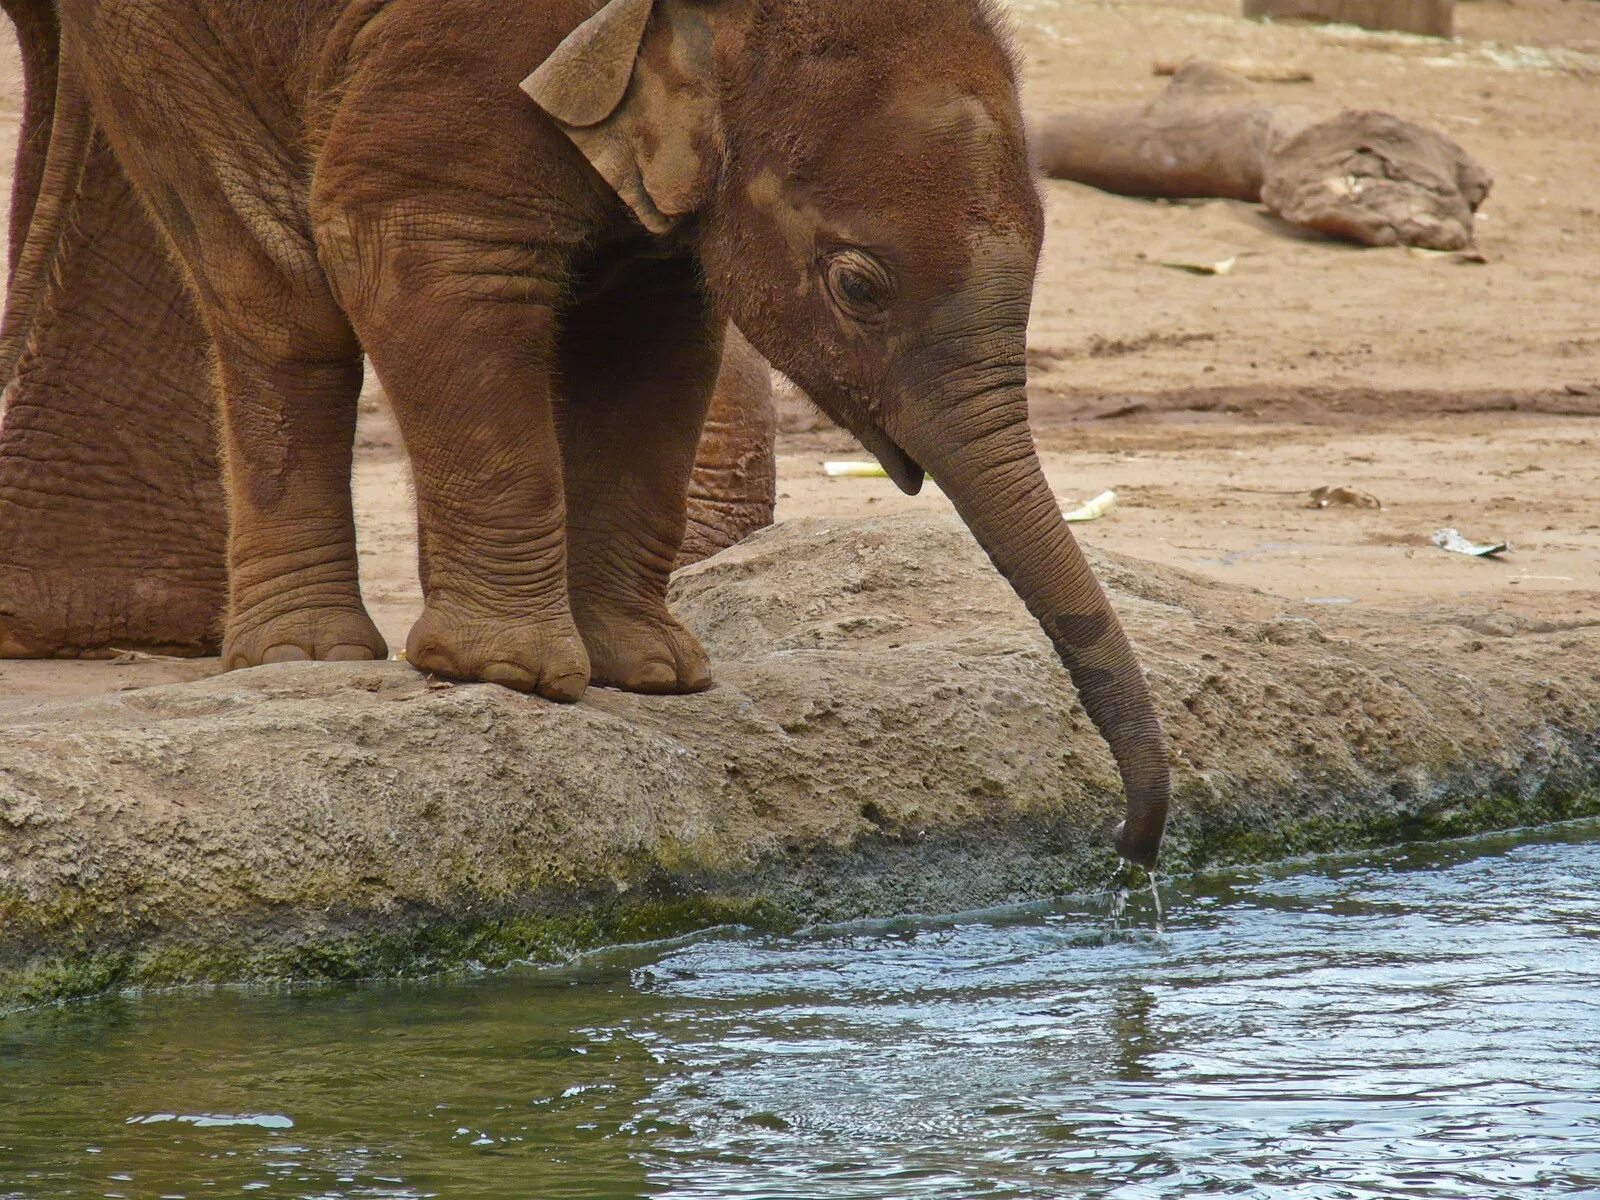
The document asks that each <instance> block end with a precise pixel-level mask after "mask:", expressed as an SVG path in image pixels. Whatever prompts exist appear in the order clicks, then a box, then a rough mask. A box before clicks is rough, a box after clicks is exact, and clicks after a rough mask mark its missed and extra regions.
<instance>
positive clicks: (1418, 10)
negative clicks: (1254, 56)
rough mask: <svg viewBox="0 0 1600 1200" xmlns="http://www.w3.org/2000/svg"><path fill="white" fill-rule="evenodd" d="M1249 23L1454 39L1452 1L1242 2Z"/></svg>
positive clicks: (1285, 0) (1326, 0) (1252, 0)
mask: <svg viewBox="0 0 1600 1200" xmlns="http://www.w3.org/2000/svg"><path fill="white" fill-rule="evenodd" d="M1244 15H1245V16H1246V17H1248V18H1250V19H1251V20H1260V19H1262V18H1267V19H1269V20H1273V21H1311V22H1315V23H1317V24H1322V25H1358V26H1360V27H1361V28H1362V29H1381V30H1392V31H1393V32H1396V33H1420V34H1422V35H1424V36H1426V37H1439V38H1447V37H1454V36H1455V21H1456V3H1455V0H1244Z"/></svg>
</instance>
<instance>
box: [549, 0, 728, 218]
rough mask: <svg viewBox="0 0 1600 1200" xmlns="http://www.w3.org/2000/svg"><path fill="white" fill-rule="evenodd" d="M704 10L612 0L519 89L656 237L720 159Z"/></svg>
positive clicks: (703, 193)
mask: <svg viewBox="0 0 1600 1200" xmlns="http://www.w3.org/2000/svg"><path fill="white" fill-rule="evenodd" d="M707 7H708V6H704V5H697V4H695V3H694V2H693V0H609V2H608V3H607V4H606V6H605V7H604V8H602V9H601V10H600V11H599V12H597V13H596V14H595V15H594V16H592V17H590V18H589V19H588V20H587V21H585V22H584V23H583V24H582V25H580V26H578V28H577V29H575V30H574V31H573V32H572V33H571V34H569V35H568V37H567V39H566V40H565V41H564V42H562V43H561V45H560V46H558V47H557V48H556V52H555V53H554V54H552V55H551V56H550V57H549V59H547V60H546V61H545V62H544V63H543V64H542V65H541V66H540V67H539V68H538V70H536V71H534V73H533V74H532V75H530V76H528V78H527V79H526V80H524V81H523V84H522V90H523V91H525V92H527V93H528V95H529V96H531V97H532V98H533V100H534V102H535V103H536V104H538V106H539V107H540V108H542V109H543V110H544V111H545V112H546V113H548V114H549V115H550V116H551V117H552V118H554V120H555V121H556V123H557V124H558V125H560V126H561V129H562V132H564V133H565V134H566V135H567V137H569V138H570V139H572V142H573V144H574V145H576V146H577V147H578V149H579V150H581V151H582V152H583V155H584V157H585V158H587V159H588V160H589V163H590V165H591V166H593V167H594V169H595V170H596V171H598V172H599V173H600V175H601V177H602V178H604V179H605V181H606V182H607V183H608V184H610V185H611V187H612V188H613V190H615V191H616V193H617V195H618V196H620V197H622V199H623V201H624V202H625V203H626V204H627V205H628V207H629V208H630V209H632V210H633V212H634V215H635V216H637V217H638V218H639V220H640V222H641V223H642V224H643V225H644V226H645V228H646V229H648V230H650V231H651V232H652V233H656V234H663V233H668V232H670V231H671V230H672V229H673V227H674V226H675V225H677V223H678V222H679V221H681V220H682V219H683V218H684V217H686V216H688V215H689V214H691V213H692V212H694V211H695V210H696V209H697V208H699V207H700V205H701V204H702V203H703V202H704V201H705V199H706V197H707V195H708V194H709V192H710V190H711V187H712V185H713V184H714V182H715V181H716V177H717V169H718V164H719V163H720V161H721V157H722V136H721V129H720V125H719V122H718V118H717V102H716V88H715V81H714V78H713V54H712V39H713V36H714V30H713V29H712V28H711V22H710V20H709V19H708V17H707V15H706V8H707ZM710 7H714V6H710Z"/></svg>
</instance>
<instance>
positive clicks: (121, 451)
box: [0, 0, 775, 658]
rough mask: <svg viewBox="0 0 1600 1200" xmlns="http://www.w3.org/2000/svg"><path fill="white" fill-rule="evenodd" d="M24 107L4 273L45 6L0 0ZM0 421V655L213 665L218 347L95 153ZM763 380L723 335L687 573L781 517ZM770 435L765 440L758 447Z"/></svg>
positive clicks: (694, 499)
mask: <svg viewBox="0 0 1600 1200" xmlns="http://www.w3.org/2000/svg"><path fill="white" fill-rule="evenodd" d="M0 7H4V9H5V11H6V13H7V15H9V16H10V17H11V19H12V22H13V24H14V26H15V28H16V32H17V36H18V41H19V44H20V47H21V49H22V52H23V60H24V69H25V73H26V79H27V96H26V102H27V109H26V112H25V114H24V120H23V125H22V142H21V145H20V146H19V149H18V159H17V171H16V178H15V185H14V195H13V198H12V206H11V262H12V263H13V264H14V263H15V262H16V261H17V259H18V257H19V255H20V253H21V250H22V243H23V240H24V238H25V237H26V235H27V232H28V227H29V223H30V219H31V216H32V213H33V204H34V197H35V195H36V193H37V190H38V184H39V180H40V177H41V175H42V174H43V171H44V161H45V152H46V150H47V149H48V144H49V139H48V133H49V130H50V124H51V116H52V113H53V110H54V104H55V88H56V62H57V51H58V45H59V34H58V30H57V25H56V17H55V6H54V3H53V0H0ZM57 272H58V274H57V278H56V280H55V281H54V282H53V283H52V285H51V287H50V290H49V293H48V295H47V296H45V297H44V300H43V304H42V306H41V311H40V313H39V316H38V318H37V320H36V322H35V325H34V327H33V329H32V330H31V334H32V337H31V339H30V344H29V349H28V353H27V354H26V356H25V357H24V358H23V360H22V363H21V365H20V368H19V371H18V377H17V380H16V384H15V386H14V388H13V390H12V393H11V398H10V403H9V408H8V411H7V413H6V416H5V419H4V423H3V425H0V657H12V658H18V657H26V658H37V657H100V656H106V655H111V654H115V653H117V652H118V651H120V650H125V649H138V650H153V651H157V652H161V653H168V654H185V655H191V654H211V653H216V652H217V650H218V649H219V647H220V644H221V635H222V623H223V613H224V611H225V608H226V605H227V566H226V542H227V513H226V506H225V503H224V499H223V493H222V484H221V479H220V477H219V475H218V469H219V468H218V463H217V453H216V431H215V421H214V418H213V410H214V404H215V402H214V397H213V386H212V383H213V377H212V372H211V365H210V339H209V337H208V335H207V334H206V332H205V329H204V328H203V326H202V325H201V323H200V319H199V316H198V314H197V313H196V311H195V308H194V304H193V302H192V301H191V299H190V297H189V291H188V288H187V286H186V284H185V283H184V281H183V278H182V276H181V275H180V273H179V272H178V270H177V269H176V268H175V267H174V266H173V264H172V262H171V255H170V254H169V252H168V250H167V247H166V244H165V241H164V239H163V237H162V235H161V234H160V233H158V232H157V231H156V229H155V227H154V226H153V225H152V224H151V223H150V220H149V218H148V217H147V216H146V214H145V211H144V208H143V206H142V205H141V203H140V202H139V199H138V197H137V196H136V195H135V194H134V192H133V191H132V189H131V188H130V186H129V184H128V182H127V178H126V176H125V175H124V173H123V171H122V168H121V166H120V165H119V164H118V163H117V161H116V158H115V156H114V155H113V154H112V153H111V152H110V151H109V149H108V148H107V147H106V146H105V145H104V144H103V143H99V144H97V146H96V148H95V151H94V153H93V154H92V156H91V157H90V158H89V160H88V163H87V165H86V169H85V172H84V181H83V184H82V187H81V189H80V191H79V193H78V195H77V197H76V199H75V200H74V203H73V211H72V223H71V225H70V226H69V227H68V229H67V231H66V235H65V237H64V239H63V245H62V247H61V250H60V252H59V258H58V264H57ZM770 397H771V392H770V381H769V378H768V376H767V368H766V364H765V361H764V360H761V359H760V358H759V356H758V355H756V353H755V351H754V350H753V349H751V348H750V347H749V344H748V343H747V342H745V341H743V339H737V340H732V339H730V348H729V352H728V356H727V359H726V361H725V362H724V365H723V374H722V376H721V378H720V379H719V381H718V386H717V392H716V395H715V396H714V398H713V400H712V406H711V415H710V417H709V418H708V420H707V426H706V435H705V438H704V439H703V441H702V443H701V447H700V451H699V455H698V457H697V459H696V463H695V474H694V479H693V482H692V484H691V487H690V493H689V531H690V532H689V535H688V537H687V538H686V539H685V542H684V548H683V552H682V555H681V558H680V565H688V564H689V563H692V562H698V561H699V560H701V559H703V558H706V557H708V556H710V555H712V554H715V553H717V552H718V551H720V550H723V549H726V548H727V547H728V546H731V545H734V544H735V543H737V542H739V541H741V540H742V539H743V538H745V537H747V536H749V535H750V534H751V533H753V532H755V531H756V530H758V529H761V528H763V527H765V526H766V525H768V524H770V523H771V521H772V513H773V504H774V499H775V486H774V471H773V458H772V446H771V441H770V437H769V436H768V431H769V430H770V428H771V425H772V409H771V398H770ZM764 439H765V440H764Z"/></svg>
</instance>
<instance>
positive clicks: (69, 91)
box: [0, 47, 94, 395]
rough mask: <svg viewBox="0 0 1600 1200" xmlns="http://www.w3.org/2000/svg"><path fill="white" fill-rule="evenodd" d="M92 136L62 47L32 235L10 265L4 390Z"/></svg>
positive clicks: (23, 345) (1, 339)
mask: <svg viewBox="0 0 1600 1200" xmlns="http://www.w3.org/2000/svg"><path fill="white" fill-rule="evenodd" d="M93 138H94V113H93V111H92V110H91V109H90V107H89V97H88V94H87V93H86V92H85V90H84V87H83V81H82V78H81V76H80V74H79V72H78V70H77V68H76V67H75V66H74V64H73V62H72V60H71V56H70V55H68V54H67V53H66V52H65V47H63V53H62V56H61V65H60V69H59V71H58V73H57V76H56V103H55V116H54V120H53V122H52V125H51V128H50V149H49V151H48V152H47V154H46V156H45V162H44V171H43V173H42V175H41V177H40V181H39V191H38V199H37V200H36V201H35V203H34V208H33V218H32V220H31V221H30V222H29V224H28V236H27V239H26V240H25V241H24V242H23V244H22V249H21V251H20V253H19V254H18V256H17V261H16V262H15V263H14V264H13V265H12V270H11V287H10V289H9V291H8V292H7V294H6V313H5V322H4V324H3V325H0V395H3V394H4V393H5V392H8V391H9V390H10V388H11V384H12V382H13V381H14V380H15V378H16V374H17V367H18V365H19V364H20V363H21V361H22V355H23V351H25V350H26V349H27V346H28V339H29V337H30V336H31V335H32V333H33V323H34V320H35V319H36V318H37V317H38V315H39V308H40V306H41V305H42V304H43V303H44V297H45V292H46V291H47V290H48V289H49V286H50V277H51V275H52V274H53V273H54V272H55V266H56V256H57V254H58V253H59V252H60V249H61V240H62V237H63V236H64V235H65V233H66V229H67V222H68V220H69V219H70V218H71V215H72V206H73V202H74V201H75V200H76V199H77V197H78V187H79V185H80V184H81V183H82V181H83V170H84V164H85V163H86V162H87V161H88V157H89V144H90V142H91V141H92V140H93Z"/></svg>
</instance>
